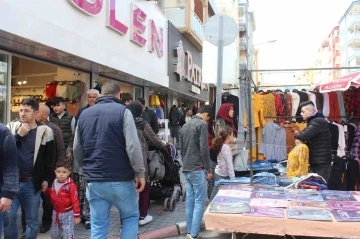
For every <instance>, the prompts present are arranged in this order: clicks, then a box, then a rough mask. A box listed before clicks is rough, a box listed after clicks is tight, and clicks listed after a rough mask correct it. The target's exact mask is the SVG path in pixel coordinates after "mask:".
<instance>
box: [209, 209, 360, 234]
mask: <svg viewBox="0 0 360 239" xmlns="http://www.w3.org/2000/svg"><path fill="white" fill-rule="evenodd" d="M204 220H205V226H206V229H207V230H218V231H227V232H232V233H233V236H232V238H233V239H235V238H236V234H235V233H245V234H265V235H277V236H285V235H291V236H311V237H325V238H333V237H336V238H359V237H360V222H337V221H335V219H334V220H333V221H332V222H323V221H309V220H294V219H287V218H268V217H249V216H243V215H242V214H221V213H210V212H209V207H208V208H207V210H206V212H205V214H204Z"/></svg>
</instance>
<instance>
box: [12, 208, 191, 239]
mask: <svg viewBox="0 0 360 239" xmlns="http://www.w3.org/2000/svg"><path fill="white" fill-rule="evenodd" d="M40 211H41V212H40V215H42V209H40ZM149 214H150V215H152V216H153V218H154V220H153V221H152V222H151V223H149V224H147V225H145V226H142V227H139V234H142V233H145V232H149V231H153V230H156V229H159V228H163V227H166V226H170V225H174V224H175V223H177V222H182V221H185V202H181V201H180V202H178V203H177V204H176V208H175V211H173V212H170V211H164V209H163V205H162V202H161V204H160V202H152V203H151V206H150V209H149ZM19 216H20V214H19ZM40 221H41V220H40ZM19 225H20V222H19ZM19 230H21V227H19ZM119 230H120V215H119V212H118V211H117V209H116V208H112V209H111V213H110V226H109V238H114V237H115V238H118V236H119ZM75 236H76V239H89V238H90V230H86V229H85V227H84V225H83V224H79V225H77V226H76V227H75ZM37 238H38V239H50V235H49V233H46V234H43V233H39V234H38V237H37Z"/></svg>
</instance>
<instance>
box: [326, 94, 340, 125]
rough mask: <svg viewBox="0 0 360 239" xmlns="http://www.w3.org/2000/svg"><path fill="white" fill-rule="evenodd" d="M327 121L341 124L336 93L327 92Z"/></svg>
mask: <svg viewBox="0 0 360 239" xmlns="http://www.w3.org/2000/svg"><path fill="white" fill-rule="evenodd" d="M329 107H330V112H329V118H328V119H329V120H331V121H335V122H337V123H340V122H341V118H339V116H340V107H339V100H338V96H337V93H336V92H329Z"/></svg>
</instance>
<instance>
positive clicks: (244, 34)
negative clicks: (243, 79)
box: [238, 0, 257, 70]
mask: <svg viewBox="0 0 360 239" xmlns="http://www.w3.org/2000/svg"><path fill="white" fill-rule="evenodd" d="M238 12H239V19H238V23H239V50H240V65H239V66H240V70H243V69H248V70H251V69H255V68H256V64H255V63H256V62H257V60H256V59H255V55H257V53H256V50H255V49H254V45H253V34H254V31H255V30H256V24H255V14H254V12H253V11H252V9H251V8H250V6H249V1H248V0H238ZM255 53H256V54H255Z"/></svg>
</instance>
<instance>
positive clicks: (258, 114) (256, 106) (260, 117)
mask: <svg viewBox="0 0 360 239" xmlns="http://www.w3.org/2000/svg"><path fill="white" fill-rule="evenodd" d="M252 107H253V115H254V128H258V127H264V126H265V119H264V99H263V97H262V95H259V94H253V95H252Z"/></svg>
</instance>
